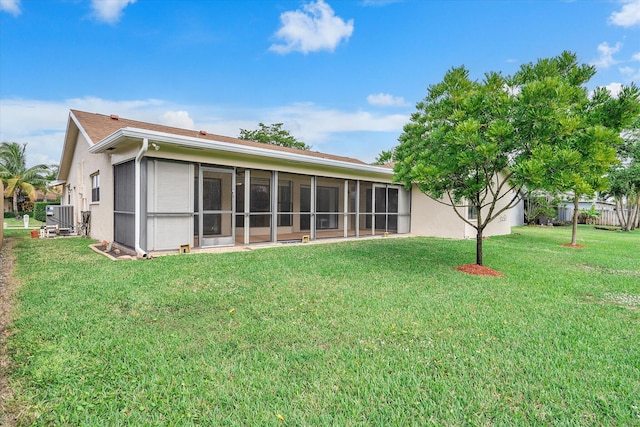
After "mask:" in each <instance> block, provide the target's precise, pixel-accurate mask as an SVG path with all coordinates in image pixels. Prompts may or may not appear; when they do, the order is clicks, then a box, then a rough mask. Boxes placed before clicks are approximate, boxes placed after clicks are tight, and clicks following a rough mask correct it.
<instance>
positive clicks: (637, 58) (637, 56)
mask: <svg viewBox="0 0 640 427" xmlns="http://www.w3.org/2000/svg"><path fill="white" fill-rule="evenodd" d="M631 60H632V61H640V52H638V53H634V54H633V56H631Z"/></svg>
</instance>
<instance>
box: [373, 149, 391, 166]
mask: <svg viewBox="0 0 640 427" xmlns="http://www.w3.org/2000/svg"><path fill="white" fill-rule="evenodd" d="M393 151H394V150H383V151H381V152H380V154H378V156H377V157H376V159H375V161H374V162H373V164H374V165H386V164H388V163H391V162H393Z"/></svg>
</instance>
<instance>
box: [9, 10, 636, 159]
mask: <svg viewBox="0 0 640 427" xmlns="http://www.w3.org/2000/svg"><path fill="white" fill-rule="evenodd" d="M563 50H569V51H572V52H575V53H576V54H577V55H578V57H579V59H580V61H581V62H584V63H590V64H594V65H596V66H597V69H598V73H597V74H596V76H595V77H594V78H593V79H592V81H591V86H592V88H593V87H595V86H609V87H610V88H611V89H612V90H613V91H615V90H616V88H618V87H619V85H620V84H629V83H630V82H631V81H635V82H636V83H639V82H640V0H632V1H621V0H611V1H595V0H577V1H553V0H536V1H526V0H518V1H507V0H501V1H483V0H474V1H471V0H466V1H465V0H456V1H444V0H441V1H438V0H433V1H427V0H353V1H351V0H273V1H271V0H0V140H2V141H15V142H19V143H24V142H26V143H28V148H27V154H28V159H27V160H28V163H29V164H35V163H57V162H59V160H60V153H61V150H62V144H63V137H64V131H65V128H66V124H67V119H68V111H69V109H71V108H75V109H81V110H85V111H90V112H96V113H102V114H118V115H120V116H121V117H126V118H131V119H137V120H142V121H149V122H153V123H161V124H166V125H171V126H178V127H185V128H191V129H196V130H200V129H203V130H207V131H209V132H212V133H218V134H222V135H228V136H237V135H238V134H239V129H240V128H244V129H255V128H257V126H258V123H259V122H263V123H266V124H270V123H278V122H282V123H284V124H285V128H286V129H288V130H289V131H290V132H291V133H292V134H293V135H294V136H295V137H297V138H298V139H300V140H302V141H304V142H306V143H307V144H309V145H311V146H312V149H313V150H317V151H322V152H327V153H332V154H339V155H345V156H351V157H356V158H360V159H362V160H364V161H368V162H370V161H373V160H374V158H375V156H376V155H377V154H378V153H379V152H380V151H381V150H385V149H390V148H392V147H393V146H394V145H396V141H397V138H398V136H399V135H400V134H401V133H402V127H403V125H404V124H405V123H407V122H408V121H409V117H410V114H411V113H412V112H413V111H415V104H416V102H418V101H420V100H422V99H423V98H424V96H425V95H426V93H427V88H428V87H429V85H432V84H435V83H438V82H439V81H440V80H441V79H442V77H443V75H444V73H445V72H446V71H447V70H448V69H450V68H451V67H454V66H460V65H465V66H466V67H467V68H468V69H469V70H470V72H471V74H472V76H473V77H474V78H478V79H480V78H482V76H483V74H484V73H485V72H487V71H502V72H503V73H504V74H511V73H513V72H514V71H516V70H517V69H518V67H519V66H520V65H521V64H524V63H528V62H533V61H535V60H536V59H538V58H542V57H550V56H554V55H557V54H559V53H561V52H562V51H563Z"/></svg>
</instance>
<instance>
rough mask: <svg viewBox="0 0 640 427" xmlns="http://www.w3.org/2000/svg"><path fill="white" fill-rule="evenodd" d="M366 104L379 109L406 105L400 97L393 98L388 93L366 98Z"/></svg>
mask: <svg viewBox="0 0 640 427" xmlns="http://www.w3.org/2000/svg"><path fill="white" fill-rule="evenodd" d="M367 102H368V103H369V104H371V105H377V106H381V107H404V106H406V105H407V103H406V102H405V100H404V98H403V97H401V96H393V95H390V94H388V93H375V94H371V95H369V96H367Z"/></svg>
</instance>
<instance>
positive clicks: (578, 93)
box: [512, 52, 621, 245]
mask: <svg viewBox="0 0 640 427" xmlns="http://www.w3.org/2000/svg"><path fill="white" fill-rule="evenodd" d="M594 74H595V67H593V66H590V65H586V64H579V63H578V61H577V57H576V55H575V54H572V53H569V52H563V53H562V54H561V55H558V56H556V57H553V58H548V59H541V60H538V61H537V62H536V63H535V64H533V63H530V64H526V65H524V66H522V67H521V68H520V70H519V71H518V72H517V73H516V74H515V75H514V77H513V79H512V84H514V85H516V86H517V87H518V88H519V89H520V91H519V93H518V95H517V97H516V102H515V108H514V110H513V115H512V119H513V124H514V126H515V127H516V129H517V132H518V136H519V138H521V139H522V140H523V141H524V142H525V149H526V150H527V151H530V152H531V155H530V156H529V158H528V159H526V160H524V161H523V162H521V163H520V164H519V165H518V167H519V174H520V175H522V176H524V177H526V185H527V187H529V188H531V189H545V190H547V191H549V192H552V193H572V197H573V204H574V212H573V227H572V235H571V244H572V245H576V241H577V224H578V216H579V215H580V210H579V208H578V206H579V200H580V198H581V197H582V196H584V195H590V196H592V195H594V193H595V192H599V191H603V190H605V189H606V187H607V183H608V182H607V178H606V177H607V174H608V173H609V172H610V170H611V168H612V166H613V165H614V164H615V163H616V147H617V146H618V145H619V144H620V142H621V139H620V137H619V132H618V131H616V129H615V128H613V127H608V126H607V125H610V123H608V122H607V121H606V120H604V118H603V117H604V115H603V114H602V109H601V106H600V104H601V102H602V98H600V97H599V96H594V97H593V98H592V99H591V100H590V99H589V97H588V91H587V88H586V84H587V82H588V81H589V80H590V79H591V77H593V75H594Z"/></svg>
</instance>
